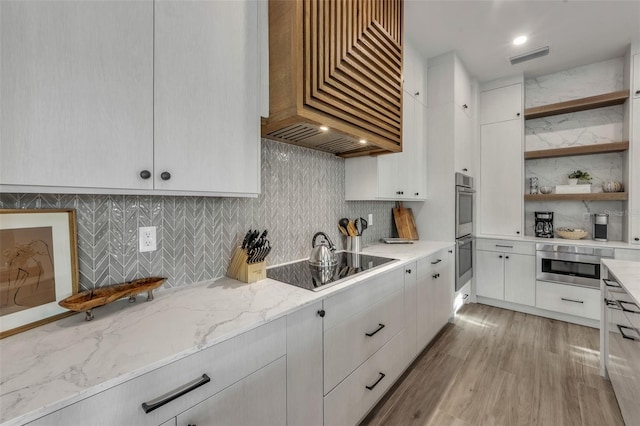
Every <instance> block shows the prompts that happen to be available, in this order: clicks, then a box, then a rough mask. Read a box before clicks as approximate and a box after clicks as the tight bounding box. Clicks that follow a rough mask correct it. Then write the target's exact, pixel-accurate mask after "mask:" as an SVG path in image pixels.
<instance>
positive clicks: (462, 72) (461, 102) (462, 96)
mask: <svg viewBox="0 0 640 426" xmlns="http://www.w3.org/2000/svg"><path fill="white" fill-rule="evenodd" d="M453 98H454V103H455V104H456V105H457V106H459V107H460V108H462V110H463V111H464V113H465V115H466V116H467V117H469V118H471V115H472V112H471V109H472V105H471V80H470V78H469V74H468V73H467V70H466V69H465V68H464V65H463V64H462V61H460V59H459V58H458V57H457V56H455V60H454V67H453Z"/></svg>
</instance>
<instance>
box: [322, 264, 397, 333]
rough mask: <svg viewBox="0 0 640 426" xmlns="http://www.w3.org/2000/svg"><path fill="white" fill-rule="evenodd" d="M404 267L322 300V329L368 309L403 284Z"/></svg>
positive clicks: (333, 325)
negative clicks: (323, 311) (324, 312)
mask: <svg viewBox="0 0 640 426" xmlns="http://www.w3.org/2000/svg"><path fill="white" fill-rule="evenodd" d="M404 270H405V268H404V267H402V268H396V269H394V270H392V271H389V272H387V273H384V274H382V275H378V276H375V277H372V278H369V279H367V282H366V283H363V284H360V285H357V286H355V288H352V289H350V290H347V291H345V292H342V293H338V294H336V295H334V296H331V297H328V298H327V299H325V300H324V310H325V311H326V313H327V314H326V316H325V317H324V321H323V323H324V330H327V329H330V328H332V327H335V326H337V325H339V324H341V323H343V322H344V321H345V320H347V319H349V318H350V317H352V316H355V315H357V314H359V313H360V312H362V311H366V310H368V309H369V308H370V307H371V306H372V305H375V304H376V303H378V302H379V301H381V300H383V299H385V298H387V296H388V295H390V294H391V293H393V292H395V291H398V290H399V289H402V287H403V286H404Z"/></svg>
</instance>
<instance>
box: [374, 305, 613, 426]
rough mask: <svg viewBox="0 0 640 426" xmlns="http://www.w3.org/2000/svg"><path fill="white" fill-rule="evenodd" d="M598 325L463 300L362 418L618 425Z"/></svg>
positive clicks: (461, 425) (460, 425) (460, 424)
mask: <svg viewBox="0 0 640 426" xmlns="http://www.w3.org/2000/svg"><path fill="white" fill-rule="evenodd" d="M599 347H600V342H599V333H598V330H596V329H593V328H588V327H582V326H579V325H574V324H569V323H566V322H563V321H555V320H551V319H547V318H542V317H538V316H535V315H527V314H523V313H520V312H514V311H509V310H505V309H500V308H494V307H491V306H486V305H480V304H468V305H465V306H464V307H463V308H462V309H461V310H460V311H459V312H458V314H457V315H456V319H455V321H454V323H450V324H448V325H447V326H446V327H445V328H444V329H443V331H442V332H441V333H440V335H439V336H438V337H437V338H436V339H435V341H434V342H433V343H432V344H431V346H429V347H428V348H427V349H426V350H425V351H424V352H423V353H422V354H421V355H419V356H418V358H417V359H416V361H415V362H414V363H413V365H412V366H411V367H409V369H408V370H407V371H406V372H405V374H404V375H403V376H402V377H401V378H400V379H399V380H398V382H397V383H396V384H395V385H394V386H393V388H392V389H391V390H390V391H389V392H388V394H387V395H386V396H385V397H384V398H383V399H382V400H381V401H380V402H379V403H378V405H377V406H376V407H375V408H374V409H373V411H372V412H371V413H369V415H368V416H367V417H366V418H365V419H364V421H363V422H362V425H403V426H404V425H437V426H447V425H455V426H465V425H553V426H561V425H594V426H596V425H597V426H604V425H607V426H609V425H623V424H624V423H623V420H622V416H621V414H620V409H619V408H618V404H617V402H616V399H615V396H614V394H613V389H612V388H611V384H610V383H609V382H608V381H607V380H605V379H604V378H602V377H600V375H599Z"/></svg>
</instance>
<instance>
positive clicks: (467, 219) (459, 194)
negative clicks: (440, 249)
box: [455, 173, 475, 238]
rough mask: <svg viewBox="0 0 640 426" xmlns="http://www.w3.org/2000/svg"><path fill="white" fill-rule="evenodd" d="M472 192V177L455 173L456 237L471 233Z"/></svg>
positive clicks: (473, 192)
mask: <svg viewBox="0 0 640 426" xmlns="http://www.w3.org/2000/svg"><path fill="white" fill-rule="evenodd" d="M474 194H475V190H474V189H473V178H472V177H471V176H467V175H463V174H462V173H456V218H455V220H456V238H461V237H464V236H466V235H471V233H473V215H474V211H473V209H474V197H475V195H474Z"/></svg>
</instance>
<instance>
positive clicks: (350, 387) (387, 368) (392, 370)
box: [324, 331, 406, 426]
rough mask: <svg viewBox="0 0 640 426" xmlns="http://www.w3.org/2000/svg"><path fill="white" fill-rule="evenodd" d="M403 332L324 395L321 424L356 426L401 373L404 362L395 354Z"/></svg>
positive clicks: (401, 343)
mask: <svg viewBox="0 0 640 426" xmlns="http://www.w3.org/2000/svg"><path fill="white" fill-rule="evenodd" d="M402 345H404V331H401V332H400V333H398V334H396V335H395V337H394V338H393V339H391V340H390V341H389V342H387V344H386V345H384V346H383V347H382V349H380V350H379V351H378V352H376V353H375V354H374V355H373V356H372V357H371V358H369V359H368V360H367V361H366V362H365V363H363V364H362V365H361V366H360V367H358V368H357V369H356V370H355V371H354V372H353V373H351V374H350V375H349V376H348V377H347V378H346V379H344V380H343V381H342V382H341V383H340V384H339V385H338V386H336V388H335V389H333V390H332V391H331V392H330V393H329V394H328V395H327V396H325V398H324V424H325V425H329V426H334V425H336V426H337V425H355V424H357V423H358V422H359V421H360V420H362V418H363V417H364V416H365V415H366V414H367V412H369V410H370V409H371V408H372V407H373V406H374V404H375V403H376V402H377V401H378V400H379V399H380V398H381V397H382V396H383V395H384V394H385V392H386V391H387V389H389V387H390V386H391V385H392V384H393V383H394V382H395V380H396V379H397V378H398V377H399V376H400V374H401V373H402V371H403V370H404V368H405V367H406V364H405V362H404V358H403V357H401V356H398V348H399V347H402Z"/></svg>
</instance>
